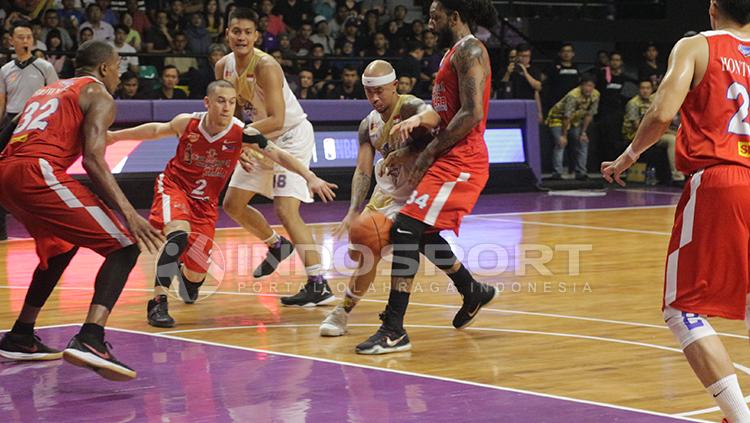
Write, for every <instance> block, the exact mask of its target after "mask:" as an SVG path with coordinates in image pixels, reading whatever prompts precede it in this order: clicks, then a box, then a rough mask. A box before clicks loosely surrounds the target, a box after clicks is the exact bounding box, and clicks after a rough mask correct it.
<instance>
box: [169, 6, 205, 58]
mask: <svg viewBox="0 0 750 423" xmlns="http://www.w3.org/2000/svg"><path fill="white" fill-rule="evenodd" d="M185 36H186V37H187V42H188V50H190V51H191V52H192V53H195V54H207V53H208V48H209V47H210V46H211V44H212V40H211V35H210V34H209V33H208V30H207V29H206V27H205V25H204V24H203V15H201V14H200V13H193V14H192V15H190V25H188V27H187V29H186V30H185ZM175 38H176V37H175Z"/></svg>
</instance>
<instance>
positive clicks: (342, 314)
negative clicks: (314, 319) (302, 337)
mask: <svg viewBox="0 0 750 423" xmlns="http://www.w3.org/2000/svg"><path fill="white" fill-rule="evenodd" d="M348 320H349V313H347V312H346V310H344V306H340V305H339V306H336V308H334V309H333V311H331V312H330V313H328V315H327V316H326V318H325V319H324V320H323V323H321V324H320V336H341V335H344V334H345V333H346V323H347V321H348Z"/></svg>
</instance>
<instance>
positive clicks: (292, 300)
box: [281, 279, 336, 307]
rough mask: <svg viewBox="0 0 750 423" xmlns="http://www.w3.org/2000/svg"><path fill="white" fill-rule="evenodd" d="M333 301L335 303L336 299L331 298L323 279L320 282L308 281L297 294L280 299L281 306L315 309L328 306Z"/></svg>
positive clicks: (326, 282)
mask: <svg viewBox="0 0 750 423" xmlns="http://www.w3.org/2000/svg"><path fill="white" fill-rule="evenodd" d="M334 301H336V297H334V296H333V293H332V292H331V288H330V287H329V286H328V281H326V280H325V279H323V280H321V281H320V282H316V281H310V280H308V281H307V283H306V284H305V286H304V287H303V288H302V289H300V290H299V292H298V293H296V294H294V295H292V296H291V297H281V304H284V305H285V306H296V307H315V306H319V305H325V304H330V303H332V302H334Z"/></svg>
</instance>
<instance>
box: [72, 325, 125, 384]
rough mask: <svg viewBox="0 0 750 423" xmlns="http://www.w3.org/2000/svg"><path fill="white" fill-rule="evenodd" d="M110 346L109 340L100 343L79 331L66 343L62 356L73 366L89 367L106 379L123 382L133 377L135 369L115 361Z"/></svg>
mask: <svg viewBox="0 0 750 423" xmlns="http://www.w3.org/2000/svg"><path fill="white" fill-rule="evenodd" d="M110 348H112V345H110V343H109V342H106V341H105V342H104V343H102V342H99V341H98V340H96V339H94V338H93V337H89V336H85V335H81V334H80V333H79V334H78V335H76V336H74V337H73V339H71V340H70V342H69V343H68V346H67V348H65V351H63V358H64V359H65V361H67V362H68V363H70V364H73V365H75V366H78V367H85V368H87V369H91V370H93V371H95V372H96V373H97V374H98V375H99V376H101V377H103V378H105V379H108V380H114V381H118V382H124V381H128V380H133V379H135V376H136V373H135V370H133V369H131V368H130V367H128V366H126V365H124V364H122V363H120V362H119V361H117V360H116V359H115V356H114V355H112V353H111V352H110V351H109V349H110Z"/></svg>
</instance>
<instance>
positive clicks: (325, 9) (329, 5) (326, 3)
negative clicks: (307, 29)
mask: <svg viewBox="0 0 750 423" xmlns="http://www.w3.org/2000/svg"><path fill="white" fill-rule="evenodd" d="M312 6H313V13H314V14H315V15H316V16H322V17H324V18H325V19H326V20H331V19H333V14H334V13H335V12H336V0H314V1H313V5H312Z"/></svg>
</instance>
